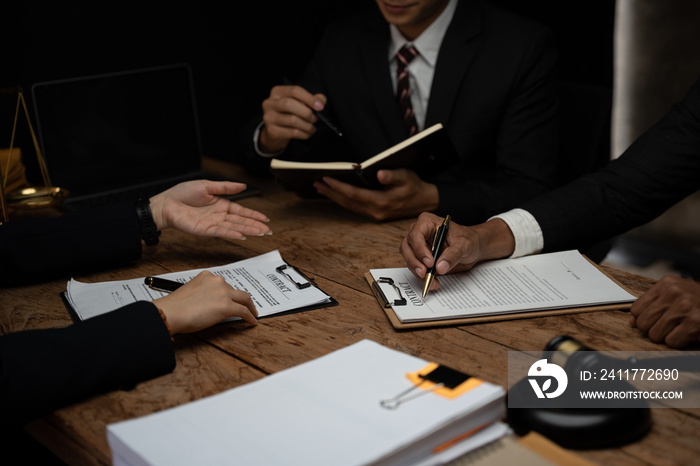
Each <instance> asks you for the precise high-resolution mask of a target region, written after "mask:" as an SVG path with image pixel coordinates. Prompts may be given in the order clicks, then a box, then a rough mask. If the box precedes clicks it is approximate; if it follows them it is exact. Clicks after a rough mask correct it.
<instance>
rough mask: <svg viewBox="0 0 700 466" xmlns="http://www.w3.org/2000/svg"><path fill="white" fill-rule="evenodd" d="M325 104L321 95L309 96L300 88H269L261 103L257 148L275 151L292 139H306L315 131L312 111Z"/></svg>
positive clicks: (273, 152)
mask: <svg viewBox="0 0 700 466" xmlns="http://www.w3.org/2000/svg"><path fill="white" fill-rule="evenodd" d="M325 105H326V96H325V95H323V94H316V95H312V94H311V93H310V92H308V91H307V90H306V89H304V88H303V87H300V86H275V87H273V88H272V90H271V91H270V96H269V97H268V98H267V99H265V100H264V101H263V103H262V108H263V123H264V125H263V127H262V130H261V131H260V139H259V140H258V147H259V148H260V150H262V151H263V152H266V153H270V154H276V153H278V152H280V151H283V150H284V149H285V148H286V147H287V145H288V144H289V142H290V141H291V140H292V139H302V140H306V139H309V138H310V137H311V136H313V134H314V133H315V132H316V126H315V123H316V121H317V120H318V118H317V117H316V115H315V114H314V110H316V111H321V110H323V108H324V107H325Z"/></svg>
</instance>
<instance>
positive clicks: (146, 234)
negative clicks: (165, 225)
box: [134, 199, 160, 246]
mask: <svg viewBox="0 0 700 466" xmlns="http://www.w3.org/2000/svg"><path fill="white" fill-rule="evenodd" d="M134 206H135V207H136V215H137V216H138V218H139V226H140V227H141V238H143V241H144V242H145V243H146V244H147V245H148V246H153V245H154V244H158V237H159V236H160V231H158V227H157V226H156V223H155V222H154V221H153V214H152V213H151V202H150V201H149V200H148V199H139V200H138V201H136V202H135V203H134Z"/></svg>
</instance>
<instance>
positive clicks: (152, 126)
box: [31, 64, 255, 209]
mask: <svg viewBox="0 0 700 466" xmlns="http://www.w3.org/2000/svg"><path fill="white" fill-rule="evenodd" d="M31 93H32V100H33V104H34V112H35V118H36V123H37V132H38V134H39V140H40V144H41V149H42V152H43V154H44V158H45V160H46V167H47V170H48V173H49V176H50V178H51V182H52V184H53V185H54V186H59V187H61V188H64V189H66V190H68V192H69V196H68V198H66V199H65V200H64V201H63V207H65V208H67V209H74V208H83V207H90V206H95V205H104V204H110V203H116V202H122V201H127V200H135V199H137V198H139V197H143V198H146V197H150V196H153V195H155V194H157V193H159V192H161V191H163V190H164V189H167V188H169V187H171V186H174V185H175V184H177V183H179V182H182V181H186V180H192V179H200V178H207V179H217V178H216V177H214V176H213V175H211V174H208V173H205V172H204V170H203V169H202V142H201V135H200V130H199V122H198V117H197V106H196V100H195V94H194V86H193V82H192V73H191V69H190V67H189V65H187V64H176V65H168V66H159V67H151V68H145V69H138V70H131V71H123V72H116V73H108V74H100V75H94V76H85V77H79V78H72V79H63V80H57V81H47V82H40V83H36V84H34V85H33V86H32V89H31ZM218 179H221V178H220V177H219V178H218ZM253 191H254V188H251V190H249V191H248V192H247V193H246V194H245V195H251V194H255V192H253ZM245 195H243V196H235V197H237V198H238V197H244V196H245Z"/></svg>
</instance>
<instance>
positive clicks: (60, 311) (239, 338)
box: [0, 160, 700, 465]
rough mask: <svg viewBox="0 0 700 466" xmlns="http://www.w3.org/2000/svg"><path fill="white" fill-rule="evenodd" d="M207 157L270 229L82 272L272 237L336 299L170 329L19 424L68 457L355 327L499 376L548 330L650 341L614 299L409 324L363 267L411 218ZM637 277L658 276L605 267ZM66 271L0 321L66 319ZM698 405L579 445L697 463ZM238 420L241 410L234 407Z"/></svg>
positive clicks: (30, 290)
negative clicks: (493, 317) (146, 352)
mask: <svg viewBox="0 0 700 466" xmlns="http://www.w3.org/2000/svg"><path fill="white" fill-rule="evenodd" d="M207 168H209V169H210V170H217V171H219V172H221V173H222V174H225V175H227V176H230V177H231V178H232V179H236V180H243V181H247V182H249V183H250V184H254V185H258V186H260V187H262V188H263V194H262V196H258V197H251V198H247V199H243V200H241V201H239V202H240V203H241V204H243V205H245V206H248V207H251V208H254V209H257V210H260V211H261V212H264V213H265V214H267V215H268V216H269V217H270V219H271V222H270V227H271V228H272V230H273V232H274V234H273V235H271V236H265V237H259V238H258V237H254V238H248V239H247V240H245V241H235V242H231V241H225V240H221V239H202V238H195V237H192V236H188V235H185V234H181V233H179V232H174V231H167V232H165V233H164V234H163V235H162V236H161V241H160V243H159V244H158V245H157V246H154V247H146V248H145V249H144V257H143V259H142V260H141V261H139V262H138V263H135V264H132V265H128V266H125V267H121V268H117V269H113V270H110V271H108V272H103V273H96V274H92V275H89V276H79V277H75V278H77V279H80V280H84V281H88V282H97V281H103V280H115V279H126V278H134V277H141V276H147V275H156V274H161V273H166V272H173V271H181V270H186V269H194V268H200V267H208V266H215V265H223V264H227V263H230V262H235V261H238V260H242V259H246V258H249V257H253V256H256V255H258V254H261V253H265V252H268V251H271V250H274V249H279V251H280V253H281V254H282V257H283V258H285V259H286V260H287V261H288V262H289V263H291V264H293V265H295V266H296V267H298V268H299V269H301V270H302V271H303V272H305V273H306V274H307V275H308V276H310V277H314V278H315V280H316V282H317V284H318V285H319V286H320V287H321V288H322V289H323V290H324V291H326V292H327V293H329V294H330V295H332V296H333V297H334V298H336V299H337V300H338V302H339V303H340V304H339V305H338V306H335V307H330V308H326V309H318V310H313V311H309V312H303V313H297V314H291V315H285V316H277V317H272V318H266V319H262V320H261V321H260V324H259V325H258V326H256V327H251V326H248V325H247V324H244V323H229V324H223V325H219V326H216V327H214V328H211V329H208V330H206V331H203V332H200V333H198V334H196V335H181V336H177V337H175V346H176V348H177V350H176V357H177V367H176V369H175V371H174V372H172V373H171V374H168V375H165V376H162V377H159V378H157V379H155V380H150V381H147V382H144V383H141V384H139V385H138V386H137V387H136V388H135V389H133V390H131V391H117V392H112V393H108V394H105V395H102V396H98V397H95V398H93V399H89V400H86V401H84V402H82V403H78V404H76V405H73V406H70V407H67V408H64V409H61V410H58V411H56V412H55V413H52V414H51V415H48V416H46V417H45V418H43V419H40V420H37V421H36V422H33V423H31V424H29V425H28V426H27V427H26V430H27V431H28V432H29V433H30V434H31V435H33V436H34V437H35V438H37V439H39V440H40V441H41V442H42V443H44V444H45V445H47V446H48V447H49V448H50V449H51V450H53V451H54V452H55V453H57V454H58V455H59V456H60V457H62V458H63V459H64V460H66V461H67V462H68V463H70V464H109V463H110V459H111V455H110V450H109V447H108V445H107V440H106V430H105V426H106V425H107V424H109V423H112V422H117V421H121V420H124V419H129V418H134V417H137V416H141V415H145V414H148V413H152V412H155V411H160V410H163V409H166V408H170V407H172V406H177V405H180V404H183V403H186V402H189V401H192V400H196V399H198V398H202V397H205V396H208V395H213V394H215V393H219V392H221V391H223V390H227V389H230V388H233V387H237V386H239V385H242V384H246V383H248V382H252V381H254V380H257V379H259V378H261V377H265V376H266V375H268V374H271V373H274V372H277V371H280V370H282V369H286V368H289V367H292V366H295V365H297V364H300V363H303V362H306V361H308V360H310V359H313V358H317V357H319V356H322V355H324V354H327V353H329V352H331V351H334V350H337V349H339V348H342V347H344V346H347V345H349V344H351V343H354V342H357V341H358V340H361V339H371V340H374V341H376V342H378V343H381V344H384V345H387V346H389V347H391V348H396V349H398V350H401V351H405V352H406V353H409V354H413V355H416V356H419V357H421V358H424V359H426V360H431V361H435V362H438V363H444V364H447V365H450V366H452V367H454V368H456V369H459V370H462V371H465V372H467V373H470V374H475V375H478V376H480V377H481V378H484V379H486V380H489V381H491V382H494V383H497V384H501V385H504V386H507V384H508V380H507V362H508V359H507V358H508V351H509V350H522V351H541V350H542V349H543V348H544V347H545V345H546V343H547V342H548V341H549V340H551V339H552V338H553V337H554V336H556V335H570V336H572V337H574V338H577V339H579V340H581V341H583V342H585V343H586V344H587V345H589V346H590V347H592V348H595V349H598V350H620V351H621V350H630V351H638V350H656V351H665V350H668V348H666V347H664V346H662V345H657V344H654V343H651V342H650V341H649V340H647V339H646V338H644V337H643V336H641V335H640V334H639V332H638V331H637V330H636V329H633V328H631V327H630V326H629V324H628V313H627V312H622V311H609V312H595V313H583V314H576V315H567V316H552V317H544V318H533V319H520V320H512V321H505V322H497V323H482V324H473V325H465V326H460V327H445V328H435V329H426V330H415V331H401V332H400V331H396V330H394V329H393V327H392V326H391V325H390V323H389V321H388V320H387V317H386V315H385V314H384V312H383V311H382V310H381V309H380V307H379V305H378V303H377V301H376V299H375V298H374V296H373V295H372V294H371V292H370V289H369V287H368V285H367V283H366V281H365V279H364V273H365V272H367V271H368V270H369V269H371V268H381V267H401V266H404V265H405V263H404V262H403V259H402V258H401V256H400V255H399V253H398V246H399V242H400V240H401V238H403V236H404V234H405V232H406V231H407V229H408V227H409V225H410V223H411V220H402V221H394V222H387V223H375V222H372V221H370V220H367V219H365V218H363V217H360V216H357V215H354V214H352V213H349V212H347V211H344V210H343V209H341V208H339V207H337V206H335V205H334V204H331V203H329V202H327V201H322V200H300V199H298V198H297V197H296V196H294V195H292V194H290V193H288V192H284V191H283V190H282V189H281V188H280V187H279V186H277V185H275V184H274V183H271V182H270V181H269V180H261V179H256V178H254V177H250V176H249V175H246V174H245V172H243V171H242V170H240V169H239V168H237V167H235V166H232V165H229V164H226V163H223V162H220V161H215V160H209V161H207ZM611 272H612V273H613V275H614V276H615V277H616V278H617V279H618V280H619V281H621V282H622V283H624V284H625V285H626V286H628V287H629V288H630V289H632V290H640V291H643V290H645V289H648V288H649V287H650V286H651V285H652V284H653V282H652V280H649V279H646V278H644V277H639V276H634V275H630V274H627V273H624V272H620V271H615V270H611ZM65 286H66V281H65V280H57V281H54V282H48V283H43V284H40V285H35V286H27V287H19V288H9V289H2V290H1V291H0V293H2V300H1V301H0V331H2V332H4V333H8V332H13V331H21V330H24V329H30V328H49V327H60V326H67V325H70V323H71V321H70V317H69V315H68V313H67V311H66V309H65V307H64V305H63V303H62V302H61V299H60V298H59V293H60V292H61V291H64V290H65ZM699 414H700V411H698V410H677V409H654V410H653V413H652V416H653V419H654V426H653V429H652V431H651V432H650V433H649V434H648V435H647V436H646V437H645V438H644V439H642V440H641V441H639V442H637V443H634V444H631V445H627V446H624V447H622V448H619V449H606V450H593V451H585V452H579V454H580V455H581V456H583V457H585V458H587V459H589V460H592V461H594V462H598V463H601V464H640V463H641V464H653V465H661V464H691V463H697V462H698V461H700V442H698V439H697V434H698V433H699V432H700V419H699ZM240 422H246V421H245V419H241V420H240Z"/></svg>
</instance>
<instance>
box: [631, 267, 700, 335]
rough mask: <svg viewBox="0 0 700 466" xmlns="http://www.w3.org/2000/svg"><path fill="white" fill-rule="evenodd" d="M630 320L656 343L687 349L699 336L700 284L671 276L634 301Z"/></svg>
mask: <svg viewBox="0 0 700 466" xmlns="http://www.w3.org/2000/svg"><path fill="white" fill-rule="evenodd" d="M630 314H631V317H630V323H631V324H632V326H633V327H637V328H638V329H639V330H641V331H642V332H644V333H646V334H648V335H649V339H650V340H651V341H653V342H656V343H666V345H668V346H670V347H671V348H684V347H686V346H688V345H690V344H691V343H694V342H696V341H698V337H699V336H700V283H698V282H696V281H694V280H690V279H687V278H680V277H676V276H673V275H668V276H666V277H664V278H662V279H661V280H659V281H658V282H657V283H656V285H654V286H653V287H652V288H651V289H650V290H649V291H647V292H646V293H644V294H643V295H642V296H641V297H640V298H639V299H637V301H635V302H634V304H632V308H631V309H630Z"/></svg>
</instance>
